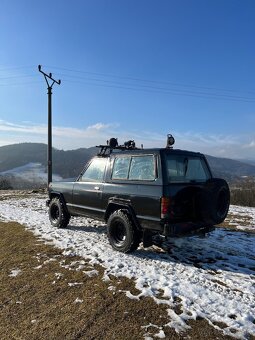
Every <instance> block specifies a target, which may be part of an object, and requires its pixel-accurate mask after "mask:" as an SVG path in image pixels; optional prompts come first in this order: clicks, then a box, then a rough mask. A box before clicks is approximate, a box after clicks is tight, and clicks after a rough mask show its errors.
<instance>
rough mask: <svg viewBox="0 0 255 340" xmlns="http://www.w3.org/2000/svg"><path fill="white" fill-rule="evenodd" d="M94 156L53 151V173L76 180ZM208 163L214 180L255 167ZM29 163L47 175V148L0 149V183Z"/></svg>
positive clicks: (251, 172)
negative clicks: (35, 165) (43, 170)
mask: <svg viewBox="0 0 255 340" xmlns="http://www.w3.org/2000/svg"><path fill="white" fill-rule="evenodd" d="M96 153H97V148H96V147H91V148H79V149H75V150H67V151H64V150H59V149H56V148H53V150H52V163H53V166H52V168H53V174H56V175H59V176H61V177H62V178H64V179H65V178H75V177H77V176H78V175H79V173H80V172H81V171H82V169H83V167H84V165H85V164H86V162H87V161H88V160H89V159H90V158H91V157H92V156H94V155H95V154H96ZM206 158H207V161H208V163H209V165H210V167H211V169H212V172H213V175H214V176H215V177H222V178H225V179H226V180H227V181H229V182H231V181H235V180H237V179H240V178H242V177H243V176H251V177H255V165H252V164H248V163H244V162H242V161H240V160H233V159H229V158H219V157H215V156H210V155H206ZM29 163H40V164H41V165H42V167H43V168H44V169H45V173H46V172H47V145H46V144H43V143H19V144H11V145H5V146H2V147H0V180H1V178H2V180H3V178H6V176H8V178H9V179H10V178H13V176H15V175H13V174H11V171H12V170H13V169H15V168H18V167H22V166H25V165H27V164H29ZM8 172H9V174H8Z"/></svg>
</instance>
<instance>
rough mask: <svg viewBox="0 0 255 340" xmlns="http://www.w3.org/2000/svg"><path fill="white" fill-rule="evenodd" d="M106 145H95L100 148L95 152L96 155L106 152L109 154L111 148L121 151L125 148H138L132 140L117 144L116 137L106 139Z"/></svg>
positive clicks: (104, 154)
mask: <svg viewBox="0 0 255 340" xmlns="http://www.w3.org/2000/svg"><path fill="white" fill-rule="evenodd" d="M106 143H107V144H106V145H97V146H96V147H97V148H101V150H100V151H99V153H98V154H97V155H98V156H106V155H108V154H111V153H112V151H113V150H121V151H126V150H139V148H137V147H136V146H135V142H134V141H133V140H129V141H127V142H125V143H124V144H123V145H118V140H117V138H110V139H109V140H107V141H106Z"/></svg>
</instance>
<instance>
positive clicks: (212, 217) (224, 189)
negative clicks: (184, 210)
mask: <svg viewBox="0 0 255 340" xmlns="http://www.w3.org/2000/svg"><path fill="white" fill-rule="evenodd" d="M229 204H230V191H229V187H228V184H227V182H226V181H225V180H224V179H220V178H213V179H210V180H209V181H207V183H206V187H205V188H204V189H203V190H202V191H201V192H200V193H199V195H198V208H199V215H200V217H201V219H202V220H203V221H204V222H205V223H207V224H210V225H213V224H219V223H222V222H223V221H224V220H225V218H226V216H227V214H228V209H229Z"/></svg>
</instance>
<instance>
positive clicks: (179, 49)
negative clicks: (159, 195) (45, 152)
mask: <svg viewBox="0 0 255 340" xmlns="http://www.w3.org/2000/svg"><path fill="white" fill-rule="evenodd" d="M254 18H255V2H254V1H251V0H244V1H241V0H219V1H218V0H207V1H206V0H203V1H200V0H175V1H174V0H160V1H156V0H154V1H152V0H128V1H124V0H108V1H106V0H75V1H66V0H61V1H57V0H55V1H53V0H51V1H48V0H44V1H43V2H39V1H34V0H23V1H19V0H2V1H1V12H0V41H1V48H0V146H1V145H6V144H13V143H20V142H44V143H47V88H46V83H45V80H44V78H43V77H42V75H41V74H40V73H39V72H38V69H37V65H38V64H41V65H42V69H43V70H44V71H45V72H47V73H48V72H52V73H53V77H55V78H56V79H61V81H62V83H61V85H60V86H58V85H56V84H55V85H54V87H53V145H54V146H55V147H57V148H60V149H65V150H66V149H75V148H79V147H89V146H94V145H96V144H100V143H103V142H104V141H105V140H106V139H108V138H110V137H112V136H114V137H118V139H119V142H120V143H122V142H124V140H126V139H135V140H136V142H137V144H140V143H143V144H144V146H145V147H146V146H164V145H165V136H166V134H167V133H172V134H173V135H174V136H175V137H176V147H178V148H185V149H190V150H195V151H201V152H205V153H208V154H211V155H217V156H222V157H231V158H247V159H255V129H254V126H255V62H254V60H255V58H254V57H255V44H254V36H255V20H254Z"/></svg>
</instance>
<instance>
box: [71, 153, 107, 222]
mask: <svg viewBox="0 0 255 340" xmlns="http://www.w3.org/2000/svg"><path fill="white" fill-rule="evenodd" d="M107 161H108V158H107V157H95V158H93V159H92V160H91V162H90V163H89V164H88V166H87V168H85V171H84V172H83V173H82V174H81V176H80V177H79V179H78V180H77V181H76V182H75V183H74V186H73V200H72V208H73V211H74V212H75V213H76V214H78V215H84V216H88V217H91V218H99V219H102V218H103V216H104V210H103V209H102V192H103V186H104V178H105V170H106V165H107Z"/></svg>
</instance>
